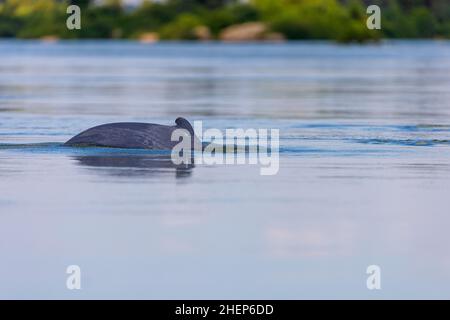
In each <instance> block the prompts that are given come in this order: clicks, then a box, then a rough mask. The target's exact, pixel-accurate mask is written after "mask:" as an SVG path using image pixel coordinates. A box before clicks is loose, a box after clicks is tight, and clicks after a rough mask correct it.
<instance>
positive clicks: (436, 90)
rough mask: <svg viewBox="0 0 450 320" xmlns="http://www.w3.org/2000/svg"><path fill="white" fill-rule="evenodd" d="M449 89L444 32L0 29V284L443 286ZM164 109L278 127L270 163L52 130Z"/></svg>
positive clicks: (339, 294)
mask: <svg viewBox="0 0 450 320" xmlns="http://www.w3.org/2000/svg"><path fill="white" fill-rule="evenodd" d="M449 104H450V43H449V42H444V41H436V42H427V41H419V42H387V43H384V44H381V45H368V46H356V45H355V46H340V45H334V44H329V43H308V42H305V43H289V44H277V45H273V44H262V45H256V44H252V45H250V44H248V45H231V44H227V45H223V44H216V43H211V44H188V43H170V44H164V43H160V44H155V45H143V44H138V43H133V42H98V41H88V42H59V43H56V44H45V43H40V42H33V41H0V254H1V257H2V259H1V261H2V263H1V264H0V297H2V298H380V297H384V298H418V297H421V298H449V297H450V289H449V287H450V271H449V270H450V253H449V252H448V250H447V243H449V242H450V236H449V232H448V229H449V227H450V218H449V217H448V212H449V208H450V198H449V197H448V190H449V189H450V162H449V159H450V105H449ZM177 116H184V117H187V118H188V119H190V120H202V121H203V126H204V127H205V129H208V128H218V129H221V130H224V129H226V128H244V129H245V128H268V129H270V128H274V129H279V130H280V168H279V172H278V174H276V175H274V176H261V175H260V170H259V167H258V166H257V165H229V166H223V165H216V166H207V165H195V166H194V167H192V168H181V169H180V168H178V167H176V166H173V165H172V164H171V162H170V161H169V160H168V159H167V156H166V155H164V154H161V153H158V152H156V153H155V152H152V151H146V150H121V149H107V148H89V149H79V148H69V147H64V146H62V143H63V142H64V141H66V140H67V139H69V138H70V137H71V136H73V135H75V134H77V133H79V132H80V131H82V130H84V129H86V128H89V127H91V126H94V125H98V124H102V123H107V122H114V121H140V122H142V121H144V122H156V123H164V124H173V121H174V119H175V118H176V117H177ZM72 264H76V265H79V266H80V267H81V270H82V290H80V291H76V290H74V291H71V290H68V289H67V288H66V279H67V276H68V275H67V274H66V272H65V271H66V267H67V266H68V265H72ZM372 264H376V265H379V266H380V267H381V270H382V289H381V290H379V291H377V290H374V291H370V290H368V289H367V287H366V278H367V274H366V268H367V266H369V265H372Z"/></svg>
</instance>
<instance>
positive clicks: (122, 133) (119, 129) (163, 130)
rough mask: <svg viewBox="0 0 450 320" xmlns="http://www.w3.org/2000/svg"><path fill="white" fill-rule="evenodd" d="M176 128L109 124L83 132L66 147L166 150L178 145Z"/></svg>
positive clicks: (129, 123)
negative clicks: (173, 134) (173, 139)
mask: <svg viewBox="0 0 450 320" xmlns="http://www.w3.org/2000/svg"><path fill="white" fill-rule="evenodd" d="M176 128H177V126H164V125H159V124H152V123H139V122H120V123H109V124H103V125H100V126H97V127H93V128H90V129H88V130H86V131H83V132H81V133H80V134H78V135H76V136H75V137H73V138H72V139H70V140H69V141H67V142H66V143H65V145H67V146H74V147H75V146H76V147H94V146H96V147H110V148H136V149H142V148H144V149H156V150H164V149H170V148H172V147H173V146H174V145H176V144H177V143H178V142H177V141H171V135H172V132H173V131H174V130H175V129H176Z"/></svg>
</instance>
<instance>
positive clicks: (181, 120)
mask: <svg viewBox="0 0 450 320" xmlns="http://www.w3.org/2000/svg"><path fill="white" fill-rule="evenodd" d="M175 123H176V124H177V126H178V127H180V128H183V129H186V130H187V131H189V133H190V134H192V135H194V128H192V125H191V124H190V123H189V121H187V120H186V119H185V118H182V117H178V118H177V119H176V120H175Z"/></svg>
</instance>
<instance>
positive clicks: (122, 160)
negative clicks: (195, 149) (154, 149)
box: [73, 155, 195, 178]
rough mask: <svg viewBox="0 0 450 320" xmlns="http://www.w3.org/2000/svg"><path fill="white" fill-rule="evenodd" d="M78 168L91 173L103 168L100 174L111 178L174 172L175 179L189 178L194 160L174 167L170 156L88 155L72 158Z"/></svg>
mask: <svg viewBox="0 0 450 320" xmlns="http://www.w3.org/2000/svg"><path fill="white" fill-rule="evenodd" d="M73 159H75V160H76V161H77V163H78V164H79V165H80V166H85V167H88V168H92V169H93V170H92V171H93V172H99V171H98V170H96V168H105V169H106V170H102V171H101V173H104V172H107V173H108V174H110V175H113V176H127V177H132V176H134V177H139V178H142V177H147V176H154V175H157V174H167V173H168V172H174V173H175V176H176V177H177V178H186V177H189V176H190V175H191V173H192V169H193V168H194V166H195V164H194V159H193V158H192V159H191V161H190V162H189V164H179V165H176V164H174V163H173V162H172V159H171V157H170V155H152V156H136V155H131V156H130V155H128V156H121V155H109V156H105V155H101V156H96V155H88V156H75V157H73Z"/></svg>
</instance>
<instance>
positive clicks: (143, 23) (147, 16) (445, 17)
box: [0, 0, 450, 42]
mask: <svg viewBox="0 0 450 320" xmlns="http://www.w3.org/2000/svg"><path fill="white" fill-rule="evenodd" d="M369 2H370V4H377V5H379V6H381V8H382V30H380V31H377V30H368V29H367V27H366V19H367V17H368V16H367V13H366V8H367V4H368V3H369ZM369 2H368V1H363V0H250V1H249V2H248V3H242V2H239V1H237V0H167V1H164V2H150V1H143V2H142V4H141V5H139V6H138V7H137V8H133V9H130V8H124V7H123V6H122V4H121V1H120V0H103V1H102V2H101V4H99V2H97V1H94V0H4V1H0V37H20V38H39V37H43V36H49V35H51V36H57V37H61V38H135V37H137V36H139V35H140V34H141V33H144V32H157V33H158V34H159V35H160V37H161V38H162V39H183V40H194V39H196V38H197V34H196V30H197V27H199V26H202V27H203V30H205V29H207V30H209V31H210V33H211V35H212V36H213V37H217V36H218V35H219V34H220V32H221V31H222V30H223V29H224V28H226V27H228V26H230V25H234V24H239V23H244V22H250V21H261V22H263V23H265V24H266V25H267V26H268V27H269V29H270V31H274V32H279V33H281V34H283V35H284V36H285V37H286V38H287V39H330V40H336V41H359V42H363V41H367V40H372V39H378V38H381V37H388V38H434V37H447V38H450V1H448V0H371V1H369ZM70 4H76V5H79V6H80V7H81V10H82V17H81V19H82V28H81V30H68V29H67V28H66V19H67V17H68V15H67V13H66V8H67V6H68V5H70Z"/></svg>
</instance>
